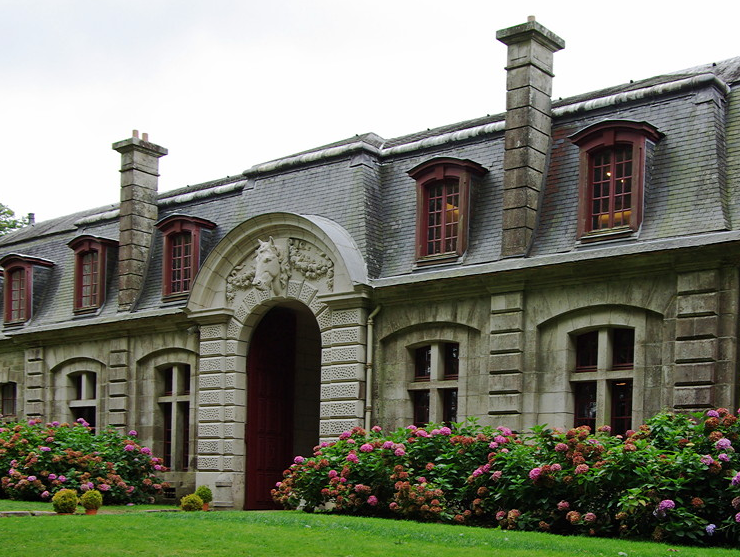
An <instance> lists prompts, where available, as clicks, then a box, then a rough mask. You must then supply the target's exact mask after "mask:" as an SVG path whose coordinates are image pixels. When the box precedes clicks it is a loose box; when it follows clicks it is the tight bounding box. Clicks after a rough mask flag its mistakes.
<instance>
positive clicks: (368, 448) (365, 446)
mask: <svg viewBox="0 0 740 557" xmlns="http://www.w3.org/2000/svg"><path fill="white" fill-rule="evenodd" d="M374 448H375V447H373V446H372V445H371V444H370V443H364V444H363V445H361V446H360V450H361V451H362V452H363V453H371V452H373V449H374Z"/></svg>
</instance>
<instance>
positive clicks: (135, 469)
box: [0, 420, 167, 504]
mask: <svg viewBox="0 0 740 557" xmlns="http://www.w3.org/2000/svg"><path fill="white" fill-rule="evenodd" d="M135 437H136V432H135V431H131V432H129V435H121V434H120V433H118V432H116V431H112V430H107V431H101V432H99V433H98V434H95V433H94V432H93V431H92V429H91V428H90V427H89V426H88V424H86V423H84V421H78V422H77V423H74V424H67V423H63V424H59V423H58V422H52V423H47V424H43V423H41V422H40V421H38V420H30V421H29V422H27V423H23V422H19V423H11V424H2V425H0V497H7V498H10V499H26V500H39V499H41V500H48V499H49V497H51V496H52V495H53V494H54V493H56V492H57V491H59V490H60V489H62V488H65V487H66V488H70V489H73V490H74V491H76V492H84V491H87V490H91V489H97V490H98V491H100V492H101V493H102V494H103V500H104V501H105V503H106V504H124V503H144V502H147V501H150V500H151V499H152V498H153V496H154V495H156V494H158V493H160V492H161V491H162V489H163V488H164V487H167V486H166V484H163V483H161V482H160V480H159V479H158V478H157V474H158V473H160V472H163V471H165V470H166V468H165V467H164V466H162V459H160V458H157V457H154V456H152V454H151V450H150V449H149V448H148V447H142V446H140V445H139V444H138V442H137V441H136V438H135Z"/></svg>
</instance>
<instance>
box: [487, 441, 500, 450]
mask: <svg viewBox="0 0 740 557" xmlns="http://www.w3.org/2000/svg"><path fill="white" fill-rule="evenodd" d="M488 448H489V449H498V443H496V441H491V442H490V443H489V444H488Z"/></svg>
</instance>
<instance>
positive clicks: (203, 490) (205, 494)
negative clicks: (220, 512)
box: [195, 485, 213, 503]
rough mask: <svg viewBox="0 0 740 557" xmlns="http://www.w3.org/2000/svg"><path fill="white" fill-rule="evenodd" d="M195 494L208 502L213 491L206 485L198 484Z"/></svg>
mask: <svg viewBox="0 0 740 557" xmlns="http://www.w3.org/2000/svg"><path fill="white" fill-rule="evenodd" d="M195 494H196V495H197V496H198V497H200V498H201V500H202V501H203V502H204V503H210V502H211V501H213V492H212V491H211V488H210V487H208V486H207V485H201V486H198V488H197V489H196V490H195Z"/></svg>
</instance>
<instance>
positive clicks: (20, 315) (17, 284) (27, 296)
mask: <svg viewBox="0 0 740 557" xmlns="http://www.w3.org/2000/svg"><path fill="white" fill-rule="evenodd" d="M34 265H38V266H41V267H53V266H54V263H53V262H51V261H48V260H46V259H40V258H38V257H31V256H27V255H20V254H8V255H6V256H5V257H3V258H1V259H0V266H2V268H3V278H4V282H5V287H4V289H3V290H4V293H3V297H4V299H3V304H4V310H5V311H4V316H3V319H4V324H5V325H18V324H21V323H25V322H26V321H28V320H29V319H30V318H31V312H32V301H33V267H34Z"/></svg>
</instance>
